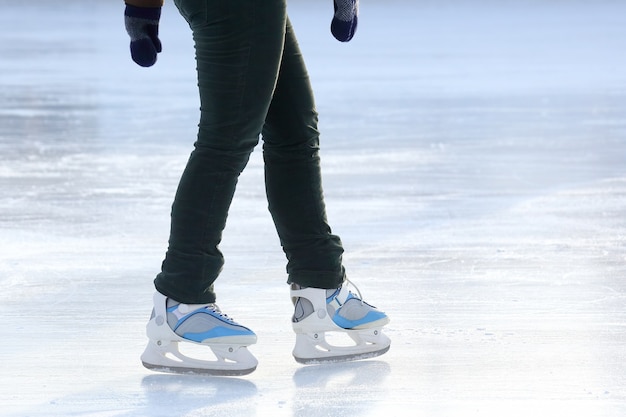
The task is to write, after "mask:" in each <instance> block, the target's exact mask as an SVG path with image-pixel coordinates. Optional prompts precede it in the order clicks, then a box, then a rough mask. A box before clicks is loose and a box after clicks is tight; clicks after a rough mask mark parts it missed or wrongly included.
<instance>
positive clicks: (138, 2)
mask: <svg viewBox="0 0 626 417" xmlns="http://www.w3.org/2000/svg"><path fill="white" fill-rule="evenodd" d="M124 3H126V4H127V5H130V6H136V7H162V6H163V0H126V1H125V2H124Z"/></svg>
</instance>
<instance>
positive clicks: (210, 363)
mask: <svg viewBox="0 0 626 417" xmlns="http://www.w3.org/2000/svg"><path fill="white" fill-rule="evenodd" d="M192 346H195V347H196V348H198V347H199V348H200V350H201V351H203V352H204V353H209V354H210V355H212V356H214V357H215V360H210V359H209V360H207V359H208V358H206V359H199V358H194V357H190V356H187V355H185V354H183V353H182V352H181V351H180V350H179V346H178V342H177V341H173V342H169V343H163V342H162V341H150V342H148V346H146V349H145V350H144V352H143V354H142V355H141V363H142V364H143V366H144V367H146V368H147V369H150V370H152V371H159V372H165V373H174V374H187V375H205V376H211V375H213V376H241V375H247V374H249V373H251V372H253V371H254V370H255V369H256V367H257V365H258V361H257V359H256V358H255V357H254V355H252V353H250V352H249V351H248V349H247V348H246V347H245V346H240V347H233V346H201V345H192Z"/></svg>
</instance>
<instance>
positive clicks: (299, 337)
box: [291, 283, 391, 364]
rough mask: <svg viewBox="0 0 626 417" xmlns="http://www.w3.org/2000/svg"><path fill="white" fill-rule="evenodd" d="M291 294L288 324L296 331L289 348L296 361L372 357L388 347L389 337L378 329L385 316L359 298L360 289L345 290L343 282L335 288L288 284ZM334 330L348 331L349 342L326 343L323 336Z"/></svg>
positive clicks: (382, 324)
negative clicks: (293, 341) (292, 305)
mask: <svg viewBox="0 0 626 417" xmlns="http://www.w3.org/2000/svg"><path fill="white" fill-rule="evenodd" d="M353 286H354V284H353ZM355 289H356V287H355ZM357 293H359V291H358V289H357ZM291 298H292V301H293V303H294V306H295V312H294V316H293V319H292V325H293V330H294V331H295V332H296V346H295V348H294V349H293V356H294V358H295V359H296V361H298V362H300V363H304V364H315V363H328V362H343V361H353V360H358V359H367V358H373V357H375V356H379V355H382V354H383V353H385V352H387V351H388V350H389V346H390V344H391V341H390V340H389V338H388V337H387V336H385V335H384V334H383V333H382V327H383V326H384V325H385V324H387V323H389V318H388V317H387V315H386V314H385V313H383V312H382V311H379V310H377V309H376V307H373V306H371V305H369V304H367V303H365V302H364V301H362V299H361V298H362V297H361V295H360V293H359V296H358V297H356V296H355V295H354V294H352V292H350V291H348V289H347V288H346V283H344V285H342V286H341V287H339V288H338V289H336V290H324V289H318V288H299V286H297V285H292V288H291ZM335 333H343V334H345V335H348V336H349V339H348V342H349V343H347V344H346V343H341V344H333V343H330V340H328V339H327V337H326V336H327V335H328V336H329V338H330V336H331V335H333V334H335Z"/></svg>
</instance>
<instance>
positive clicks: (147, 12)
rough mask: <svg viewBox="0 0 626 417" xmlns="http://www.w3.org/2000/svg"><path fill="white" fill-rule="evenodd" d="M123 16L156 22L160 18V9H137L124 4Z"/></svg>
mask: <svg viewBox="0 0 626 417" xmlns="http://www.w3.org/2000/svg"><path fill="white" fill-rule="evenodd" d="M125 14H126V16H128V17H136V18H138V19H146V20H157V21H158V20H159V19H160V18H161V7H138V6H134V5H132V4H129V3H126V11H125Z"/></svg>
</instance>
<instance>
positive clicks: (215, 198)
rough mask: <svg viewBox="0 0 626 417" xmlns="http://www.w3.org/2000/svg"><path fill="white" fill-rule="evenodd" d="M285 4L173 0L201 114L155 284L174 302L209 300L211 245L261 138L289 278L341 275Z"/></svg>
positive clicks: (328, 282)
mask: <svg viewBox="0 0 626 417" xmlns="http://www.w3.org/2000/svg"><path fill="white" fill-rule="evenodd" d="M285 1H286V0H263V1H260V0H176V1H175V3H176V5H177V6H178V8H179V10H180V12H181V14H182V15H183V17H184V18H185V19H186V20H187V22H188V23H189V25H190V27H191V29H192V32H193V38H194V41H195V47H196V60H197V69H198V86H199V91H200V102H201V117H200V124H199V133H198V138H197V141H196V143H195V145H194V150H193V152H192V153H191V156H190V158H189V161H188V163H187V166H186V168H185V171H184V173H183V175H182V178H181V180H180V184H179V186H178V190H177V192H176V197H175V200H174V204H173V206H172V219H171V232H170V239H169V247H168V250H167V254H166V257H165V260H164V261H163V265H162V270H161V273H160V274H159V275H158V276H157V278H156V280H155V285H156V288H157V290H159V291H160V292H161V293H163V294H164V295H166V296H169V297H171V298H174V299H175V300H178V301H180V302H184V303H211V302H214V301H215V292H214V291H213V283H214V281H215V280H216V279H217V277H218V275H219V273H220V271H221V269H222V267H223V264H224V258H223V255H222V253H221V252H220V250H219V249H218V246H219V243H220V241H221V237H222V231H223V230H224V227H225V225H226V218H227V214H228V209H229V207H230V204H231V201H232V198H233V195H234V193H235V187H236V184H237V180H238V177H239V175H240V173H241V172H242V170H243V169H244V167H245V166H246V164H247V162H248V159H249V156H250V153H251V152H252V150H253V149H254V147H255V146H256V145H257V144H258V140H259V136H261V137H262V138H263V158H264V162H265V185H266V192H267V199H268V203H269V210H270V213H271V215H272V218H273V220H274V223H275V225H276V230H277V232H278V235H279V238H280V242H281V245H282V247H283V249H284V252H285V254H286V256H287V273H288V282H293V283H297V284H300V285H303V286H308V287H317V288H336V287H338V286H339V285H340V284H341V282H342V281H343V279H344V269H343V266H342V261H341V256H342V253H343V248H342V245H341V241H340V239H339V237H337V236H335V235H333V234H332V232H331V229H330V227H329V225H328V222H327V220H326V210H325V206H324V199H323V193H322V183H321V176H320V160H319V154H318V152H319V132H318V129H317V112H316V110H315V103H314V99H313V93H312V91H311V87H310V83H309V77H308V74H307V71H306V67H305V65H304V61H303V59H302V55H301V53H300V50H299V47H298V44H297V41H296V38H295V35H294V33H293V30H292V27H291V24H290V22H289V19H288V17H287V13H286V4H285Z"/></svg>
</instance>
